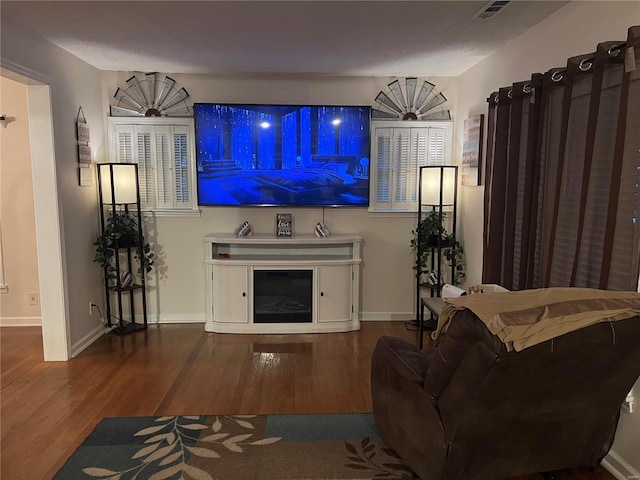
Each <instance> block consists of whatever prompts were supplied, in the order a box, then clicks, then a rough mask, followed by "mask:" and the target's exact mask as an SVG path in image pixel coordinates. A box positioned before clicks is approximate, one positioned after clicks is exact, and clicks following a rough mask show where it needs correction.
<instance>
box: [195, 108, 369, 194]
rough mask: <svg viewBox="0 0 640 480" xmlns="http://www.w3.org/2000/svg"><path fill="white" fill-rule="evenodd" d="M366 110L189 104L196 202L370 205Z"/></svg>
mask: <svg viewBox="0 0 640 480" xmlns="http://www.w3.org/2000/svg"><path fill="white" fill-rule="evenodd" d="M370 115H371V108H370V107H368V106H302V105H230V104H212V103H196V104H195V105H194V116H195V133H196V135H195V138H196V164H197V169H198V203H199V204H200V205H218V206H222V205H228V206H240V205H278V206H285V205H286V206H362V207H366V206H368V204H369V156H370Z"/></svg>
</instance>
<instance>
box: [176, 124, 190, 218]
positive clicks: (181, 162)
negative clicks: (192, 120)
mask: <svg viewBox="0 0 640 480" xmlns="http://www.w3.org/2000/svg"><path fill="white" fill-rule="evenodd" d="M187 134H188V132H187V129H186V127H174V129H173V178H174V182H175V202H176V203H175V207H176V208H191V204H192V198H191V191H190V190H191V189H190V185H191V183H192V182H191V179H190V173H189V172H190V169H189V165H190V162H189V144H188V142H187V140H188V135H187Z"/></svg>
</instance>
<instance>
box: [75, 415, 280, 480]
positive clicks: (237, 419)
mask: <svg viewBox="0 0 640 480" xmlns="http://www.w3.org/2000/svg"><path fill="white" fill-rule="evenodd" d="M256 416H257V415H225V416H216V417H214V418H215V420H214V421H213V424H212V425H211V426H207V425H205V424H204V423H201V422H202V420H203V419H204V418H207V417H201V416H199V415H197V416H192V415H185V416H176V417H168V416H165V417H159V418H156V419H155V422H156V423H158V425H154V426H152V427H146V428H144V429H142V430H140V431H138V432H136V433H135V434H134V436H135V437H145V436H150V438H148V439H147V440H145V441H144V445H145V446H143V447H142V448H140V449H139V450H138V451H137V452H136V453H135V454H134V455H133V456H132V457H131V459H132V460H137V459H140V462H141V463H139V464H138V465H136V466H134V467H132V468H129V469H126V470H122V471H119V472H116V471H112V470H108V469H106V468H98V467H88V468H83V469H82V471H83V472H84V473H85V474H87V475H89V476H90V477H94V478H100V479H102V480H125V479H128V478H131V479H134V478H142V477H140V476H139V475H140V474H141V473H142V472H143V471H145V470H146V469H148V468H154V469H157V468H158V467H165V468H161V469H160V470H157V471H154V473H153V474H152V475H151V476H149V477H148V478H149V480H165V479H168V478H170V477H172V476H174V475H176V474H178V473H181V476H180V478H183V477H185V476H186V478H191V479H194V480H213V477H212V476H211V475H210V474H209V473H207V472H205V471H204V470H201V469H199V468H196V467H194V466H193V465H189V464H188V463H187V456H186V454H187V452H188V453H190V454H191V455H196V456H198V457H204V458H220V457H221V455H222V454H223V453H224V452H225V451H229V452H234V453H242V452H243V447H244V446H249V445H253V446H261V445H270V444H272V443H276V442H278V441H280V440H281V438H280V437H268V438H261V439H258V440H253V441H249V439H250V438H251V437H252V436H253V435H254V434H253V433H247V434H242V435H234V436H232V437H230V436H229V433H225V432H224V431H223V429H224V426H225V424H230V423H233V424H235V425H238V426H239V427H242V428H246V429H248V430H255V427H254V425H253V423H251V422H250V421H249V419H252V418H255V417H256ZM209 429H210V430H211V431H212V432H213V433H212V434H211V435H206V436H204V437H202V436H201V435H203V434H204V433H206V432H205V430H209ZM189 440H191V441H193V442H194V443H195V442H205V443H209V444H212V445H211V448H205V447H197V446H191V445H187V443H186V442H187V441H189ZM214 445H215V446H218V447H224V448H222V450H221V452H220V451H218V450H214V449H213V446H214Z"/></svg>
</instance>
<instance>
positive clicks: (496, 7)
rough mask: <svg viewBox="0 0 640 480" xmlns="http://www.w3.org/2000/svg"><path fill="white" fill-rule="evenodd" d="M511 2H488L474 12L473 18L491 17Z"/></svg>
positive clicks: (503, 0)
mask: <svg viewBox="0 0 640 480" xmlns="http://www.w3.org/2000/svg"><path fill="white" fill-rule="evenodd" d="M509 3H511V2H510V1H508V0H498V1H495V2H489V3H488V4H486V5H485V6H484V8H483V9H482V10H480V11H479V12H478V13H476V14H475V15H474V16H473V18H483V19H484V18H491V17H495V16H496V15H497V14H498V13H500V12H501V11H502V9H503V8H504V7H506V6H507V5H509Z"/></svg>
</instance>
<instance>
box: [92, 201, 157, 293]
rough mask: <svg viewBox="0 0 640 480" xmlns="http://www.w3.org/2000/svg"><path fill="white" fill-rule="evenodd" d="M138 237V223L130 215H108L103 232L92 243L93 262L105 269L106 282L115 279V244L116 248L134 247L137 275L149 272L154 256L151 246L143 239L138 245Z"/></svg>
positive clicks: (118, 213) (118, 212) (121, 213)
mask: <svg viewBox="0 0 640 480" xmlns="http://www.w3.org/2000/svg"><path fill="white" fill-rule="evenodd" d="M138 235H139V232H138V222H137V220H136V218H135V217H134V216H133V215H132V214H130V213H128V212H124V211H116V212H111V213H110V214H109V217H108V218H107V222H106V225H105V227H104V231H103V232H102V234H100V235H99V236H98V238H97V239H96V241H95V242H93V245H94V246H95V255H94V257H93V261H94V262H95V263H97V264H98V265H100V266H101V267H102V268H104V269H106V272H107V279H108V280H115V279H116V278H117V271H116V267H115V265H114V261H113V260H114V258H115V255H116V243H117V245H118V247H135V254H134V257H135V259H136V260H137V261H138V263H139V267H138V270H137V271H138V273H139V274H141V273H142V272H145V273H149V272H150V271H151V267H152V266H153V262H154V258H155V255H154V253H153V251H152V250H151V245H149V243H147V242H145V241H144V237H143V238H142V242H141V244H138Z"/></svg>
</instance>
